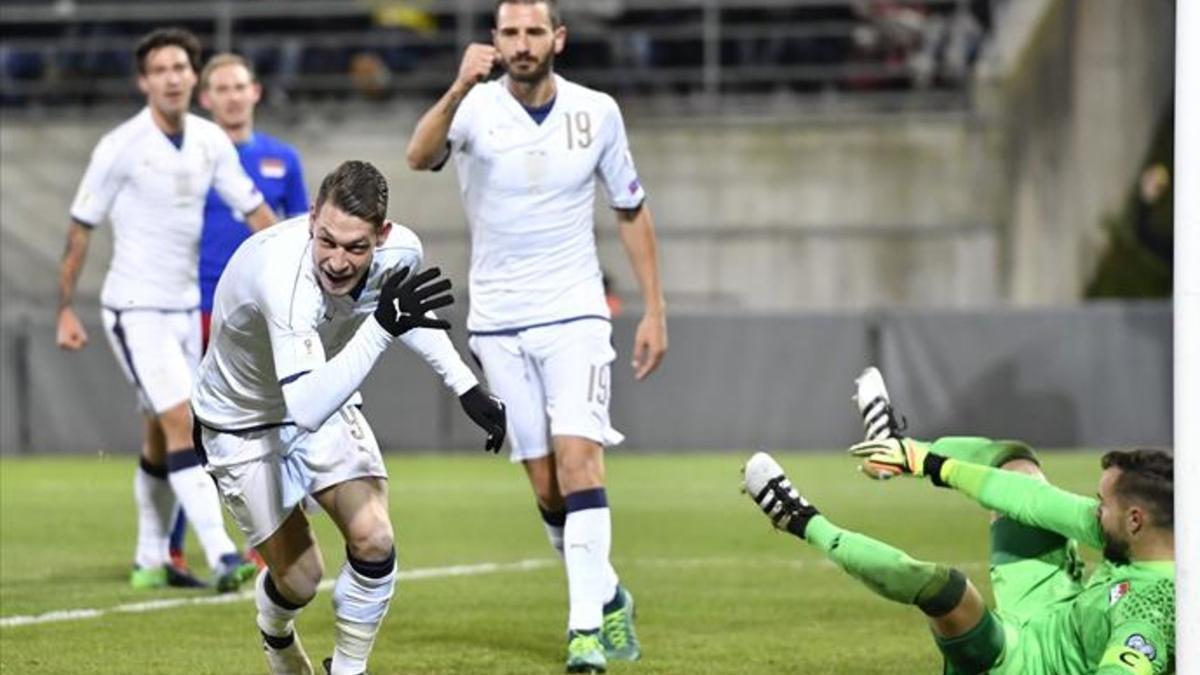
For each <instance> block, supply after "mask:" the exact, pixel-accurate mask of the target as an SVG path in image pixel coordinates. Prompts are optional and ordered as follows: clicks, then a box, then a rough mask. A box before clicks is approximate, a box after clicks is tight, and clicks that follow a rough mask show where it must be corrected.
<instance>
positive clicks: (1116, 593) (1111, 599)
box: [1108, 581, 1129, 607]
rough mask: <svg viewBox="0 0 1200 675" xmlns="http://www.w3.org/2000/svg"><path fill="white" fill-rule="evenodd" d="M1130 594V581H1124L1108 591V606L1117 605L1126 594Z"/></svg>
mask: <svg viewBox="0 0 1200 675" xmlns="http://www.w3.org/2000/svg"><path fill="white" fill-rule="evenodd" d="M1128 592H1129V582H1128V581H1122V582H1121V583H1119V584H1117V585H1115V586H1113V587H1112V588H1110V589H1108V606H1109V607H1112V606H1113V605H1115V604H1117V601H1118V600H1120V599H1121V598H1123V597H1125V594H1126V593H1128Z"/></svg>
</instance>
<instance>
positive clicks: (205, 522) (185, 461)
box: [167, 450, 237, 569]
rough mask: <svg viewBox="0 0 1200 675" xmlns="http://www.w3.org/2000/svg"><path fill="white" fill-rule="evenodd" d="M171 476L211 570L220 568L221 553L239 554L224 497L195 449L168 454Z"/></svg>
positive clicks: (173, 488)
mask: <svg viewBox="0 0 1200 675" xmlns="http://www.w3.org/2000/svg"><path fill="white" fill-rule="evenodd" d="M167 467H168V468H169V469H170V473H169V474H168V478H169V480H170V481H171V489H172V490H174V491H175V497H176V498H177V499H179V503H180V504H182V505H183V510H184V512H186V513H187V517H188V520H189V521H191V523H192V529H193V530H195V531H196V536H197V537H198V538H199V539H200V545H201V546H202V547H204V557H205V559H206V560H207V561H208V568H209V569H216V567H217V565H218V564H219V563H220V561H221V556H224V555H229V554H231V553H233V554H236V553H237V547H236V546H234V544H233V540H232V539H230V538H229V535H228V534H226V533H225V520H224V519H223V518H222V515H221V498H220V496H219V495H218V494H217V486H216V485H215V484H214V483H213V480H212V478H211V477H210V476H209V475H208V472H207V471H205V470H204V469H203V468H201V467H200V458H199V457H197V456H196V453H195V452H194V451H192V450H185V451H183V452H169V453H167Z"/></svg>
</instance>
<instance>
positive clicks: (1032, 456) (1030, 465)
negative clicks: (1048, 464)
mask: <svg viewBox="0 0 1200 675" xmlns="http://www.w3.org/2000/svg"><path fill="white" fill-rule="evenodd" d="M994 443H995V444H996V445H997V446H998V449H997V451H996V454H995V456H994V458H993V460H992V465H993V466H996V467H999V468H1001V469H1004V470H1006V471H1017V472H1020V473H1025V474H1029V475H1031V476H1040V475H1042V467H1041V462H1040V461H1039V460H1038V456H1037V453H1036V452H1034V450H1033V448H1032V447H1030V446H1029V444H1028V443H1023V442H1021V441H994Z"/></svg>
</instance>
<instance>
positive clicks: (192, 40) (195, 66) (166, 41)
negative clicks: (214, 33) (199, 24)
mask: <svg viewBox="0 0 1200 675" xmlns="http://www.w3.org/2000/svg"><path fill="white" fill-rule="evenodd" d="M172 46H173V47H179V48H180V49H182V50H183V51H185V52H187V56H188V62H189V63H191V64H192V71H193V72H197V73H198V72H200V51H201V50H200V40H199V39H197V38H196V36H195V35H193V34H192V32H191V31H189V30H187V29H185V28H159V29H157V30H153V31H151V32H150V33H148V34H146V35H145V36H144V37H143V38H142V39H141V40H138V44H137V47H136V48H135V49H134V50H133V57H134V60H135V61H136V62H137V69H138V73H139V74H141V75H145V74H146V57H147V56H149V55H150V52H152V51H154V50H155V49H160V48H162V47H172Z"/></svg>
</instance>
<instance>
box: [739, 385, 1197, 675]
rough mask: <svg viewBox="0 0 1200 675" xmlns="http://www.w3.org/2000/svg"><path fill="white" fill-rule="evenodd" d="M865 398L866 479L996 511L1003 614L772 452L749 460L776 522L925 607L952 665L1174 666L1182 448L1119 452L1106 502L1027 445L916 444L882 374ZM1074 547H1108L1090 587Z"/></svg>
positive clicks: (1146, 670) (1028, 670)
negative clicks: (860, 521) (811, 486)
mask: <svg viewBox="0 0 1200 675" xmlns="http://www.w3.org/2000/svg"><path fill="white" fill-rule="evenodd" d="M857 399H858V403H859V408H860V412H861V413H862V415H863V421H864V425H865V426H866V430H867V441H866V442H864V443H860V444H858V445H856V446H853V447H852V448H851V449H850V452H851V454H853V455H855V456H856V457H858V458H860V459H861V461H862V464H861V466H860V468H861V470H862V471H863V473H864V474H865V475H867V476H868V477H870V478H875V479H880V480H882V479H887V478H892V477H895V476H915V477H918V478H920V477H927V478H929V480H930V481H931V482H932V483H933V484H934V485H936V486H939V487H947V488H953V489H955V490H958V491H959V492H961V493H963V494H964V495H967V496H968V497H970V498H972V499H974V500H975V501H977V502H979V503H980V504H981V505H982V506H984V507H986V508H988V509H991V510H992V511H993V512H994V514H993V522H992V525H991V561H990V568H991V578H992V587H993V591H994V594H995V597H996V607H995V608H994V609H990V608H988V607H987V606H986V605H985V604H984V601H983V597H982V595H981V594H980V593H979V591H978V590H977V589H976V588H975V586H974V585H973V584H972V583H971V582H970V581H969V580H967V579H966V577H965V576H963V574H962V573H961V572H959V571H958V570H955V569H953V568H950V567H946V566H943V565H938V564H936V563H931V562H924V561H920V560H916V559H913V558H912V557H910V556H908V555H907V554H905V553H904V552H903V551H900V550H898V549H896V548H893V547H891V546H888V545H887V544H884V543H882V542H880V541H876V540H874V539H871V538H869V537H867V536H864V535H862V534H858V533H855V532H850V531H848V530H844V529H842V528H840V527H838V526H837V525H834V524H833V523H832V522H831V521H830V520H829V519H828V518H826V517H825V516H824V515H822V514H821V513H820V512H819V511H818V510H817V509H816V507H814V506H813V505H812V504H810V503H809V502H808V501H807V500H805V499H804V498H803V497H801V496H800V494H799V493H798V492H797V490H796V488H795V487H794V486H793V485H792V483H791V482H790V481H789V480H788V478H787V476H785V475H784V473H783V470H782V469H781V468H780V466H779V465H778V464H777V463H776V462H775V460H774V459H772V458H771V457H770V456H769V455H767V454H766V453H761V452H760V453H757V454H755V455H754V456H753V457H751V458H750V460H749V461H748V462H747V463H746V467H745V469H744V475H745V478H744V480H745V488H746V492H747V493H748V494H749V495H750V497H751V498H753V499H754V500H755V502H756V503H757V504H758V505H759V507H760V508H761V509H762V510H763V511H764V512H765V513H766V514H767V516H768V517H770V518H771V520H772V522H773V523H774V525H775V526H776V527H777V528H779V529H781V530H784V531H786V532H789V533H791V534H793V535H795V536H797V537H800V538H801V539H804V540H805V541H807V542H808V543H809V544H810V545H812V546H815V547H816V548H818V549H820V550H821V551H822V552H824V553H825V555H826V556H828V557H829V559H830V560H832V561H833V562H834V563H836V564H837V565H838V566H839V567H841V568H842V569H843V570H845V571H846V572H847V573H849V574H850V575H851V576H853V577H855V578H856V579H858V580H859V581H861V582H863V584H865V585H866V586H867V587H868V588H870V589H871V590H872V591H874V592H876V593H878V594H879V595H882V596H883V597H885V598H888V599H890V600H894V601H897V602H902V603H905V604H911V605H916V606H917V607H918V608H919V609H920V610H921V611H922V612H924V613H925V615H926V616H927V617H928V618H929V622H930V624H931V627H932V629H933V637H934V640H935V641H936V642H937V646H938V649H940V650H941V652H942V654H943V656H944V658H945V671H944V672H945V673H947V674H950V675H971V674H974V673H993V674H1002V675H1074V674H1083V673H1088V674H1093V673H1094V674H1096V675H1160V674H1162V673H1171V672H1174V654H1175V626H1174V621H1175V610H1174V607H1175V605H1174V595H1175V581H1174V578H1175V563H1174V541H1175V539H1174V531H1173V495H1174V487H1173V480H1174V473H1173V464H1172V459H1171V456H1170V455H1168V454H1167V453H1165V452H1161V451H1158V450H1130V451H1113V452H1109V453H1107V454H1106V455H1104V456H1103V458H1102V459H1101V461H1100V466H1101V468H1102V473H1101V475H1100V481H1099V489H1098V492H1097V497H1095V498H1093V497H1083V496H1079V495H1075V494H1072V493H1069V492H1066V491H1064V490H1061V489H1059V488H1056V487H1054V486H1052V485H1050V484H1049V483H1047V482H1046V480H1045V478H1044V476H1042V473H1041V469H1040V468H1039V465H1038V463H1037V458H1036V456H1035V454H1034V453H1033V450H1032V449H1031V448H1029V447H1028V446H1027V445H1024V444H1022V443H1018V442H1013V441H992V440H989V439H985V438H974V437H953V438H943V439H939V440H937V441H934V442H932V443H927V442H923V441H918V440H915V439H911V438H904V437H903V436H902V435H901V434H900V431H901V426H900V425H899V424H897V420H896V416H895V413H894V412H893V411H892V408H891V405H890V403H889V401H888V399H887V392H886V389H885V388H884V386H883V380H882V378H881V377H880V376H879V373H878V371H877V370H875V369H874V368H868V369H867V371H866V372H864V374H863V377H861V378H860V379H859V381H858V396H857ZM1076 542H1079V543H1082V544H1084V545H1086V546H1091V547H1093V548H1096V549H1098V550H1101V551H1103V553H1104V561H1103V562H1102V563H1100V565H1099V566H1098V567H1097V569H1096V570H1094V571H1093V572H1092V574H1091V576H1090V577H1089V578H1088V579H1087V580H1086V581H1084V580H1083V578H1082V572H1083V566H1082V564H1081V562H1080V560H1079V558H1078V555H1077V554H1076Z"/></svg>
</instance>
